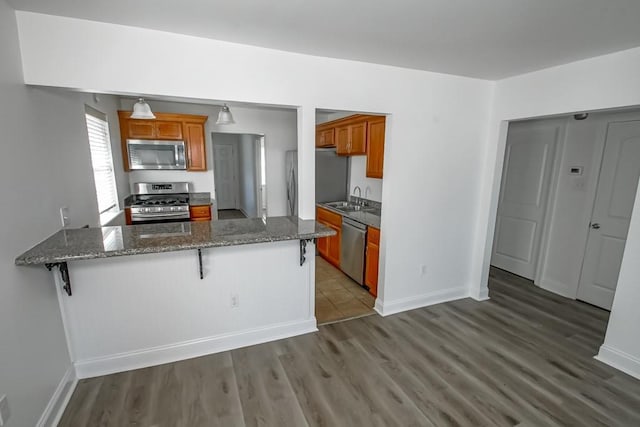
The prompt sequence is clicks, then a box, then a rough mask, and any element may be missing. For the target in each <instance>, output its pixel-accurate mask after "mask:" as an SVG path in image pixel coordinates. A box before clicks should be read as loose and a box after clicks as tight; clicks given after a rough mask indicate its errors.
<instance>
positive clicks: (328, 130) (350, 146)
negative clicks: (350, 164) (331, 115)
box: [316, 114, 386, 178]
mask: <svg viewBox="0 0 640 427" xmlns="http://www.w3.org/2000/svg"><path fill="white" fill-rule="evenodd" d="M385 121H386V118H385V116H370V115H365V114H355V115H353V116H349V117H345V118H342V119H338V120H333V121H331V122H326V123H321V124H319V125H317V126H316V147H333V146H335V147H336V153H337V154H338V155H341V156H357V155H363V154H366V155H367V177H369V178H382V169H383V164H384V135H385Z"/></svg>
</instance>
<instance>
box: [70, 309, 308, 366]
mask: <svg viewBox="0 0 640 427" xmlns="http://www.w3.org/2000/svg"><path fill="white" fill-rule="evenodd" d="M317 330H318V328H317V325H316V319H315V318H311V319H308V320H303V321H299V322H290V323H280V324H276V325H271V326H267V327H263V328H256V329H249V330H246V331H242V332H239V333H233V334H223V335H217V336H213V337H207V338H201V339H197V340H191V341H184V342H179V343H175V344H170V345H164V346H159V347H153V348H146V349H142V350H136V351H131V352H127V353H120V354H114V355H110V356H106V357H100V358H95V359H87V360H79V361H76V362H75V368H76V375H77V376H78V378H92V377H97V376H101V375H108V374H114V373H116V372H124V371H130V370H132V369H140V368H146V367H149V366H155V365H162V364H164V363H171V362H176V361H179V360H185V359H191V358H194V357H200V356H206V355H207V354H213V353H219V352H221V351H227V350H233V349H236V348H240V347H246V346H249V345H255V344H261V343H265V342H268V341H275V340H279V339H282V338H289V337H293V336H296V335H302V334H307V333H310V332H315V331H317Z"/></svg>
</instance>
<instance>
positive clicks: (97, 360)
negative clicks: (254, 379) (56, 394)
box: [62, 241, 315, 377]
mask: <svg viewBox="0 0 640 427" xmlns="http://www.w3.org/2000/svg"><path fill="white" fill-rule="evenodd" d="M308 250H310V251H313V250H314V247H313V245H312V246H311V247H309V248H308ZM238 258H241V259H242V262H243V268H240V269H239V268H237V265H236V260H237V259H238ZM307 258H308V259H307V262H306V263H305V264H304V265H303V266H300V264H299V244H298V242H297V241H288V242H276V243H264V244H254V245H245V246H232V247H221V248H212V249H204V250H203V251H202V260H203V269H204V279H203V280H201V279H200V276H199V270H198V255H197V252H196V251H195V250H191V251H180V252H171V253H161V254H149V255H137V256H131V257H117V258H109V259H98V260H88V261H81V262H72V263H70V275H71V277H72V278H73V279H72V280H74V281H75V283H76V285H75V287H74V294H73V297H71V298H68V297H66V296H63V298H62V306H63V312H64V316H65V318H66V319H67V325H69V337H70V341H71V349H72V353H73V356H74V361H75V365H76V367H77V368H78V375H79V376H80V377H89V376H96V375H103V374H105V373H111V372H117V371H123V370H127V369H135V368H138V367H142V366H149V365H153V364H160V363H166V362H169V361H174V360H179V359H182V358H188V357H195V356H200V355H203V354H208V353H211V352H214V351H222V350H226V349H229V348H234V347H237V346H242V345H249V344H254V343H256V342H257V341H265V340H271V339H277V338H281V337H282V334H283V333H284V334H285V335H286V334H295V333H306V332H311V331H313V330H315V316H314V295H315V294H314V292H313V289H312V287H311V286H310V283H309V282H310V278H311V277H312V275H313V271H314V260H313V257H307ZM248 267H249V268H248ZM149 275H152V276H153V277H154V280H148V277H149ZM123 295H126V297H124V298H123ZM232 296H235V297H236V298H237V301H238V305H237V307H232V304H231V299H232ZM115 331H119V333H114V332H115ZM120 332H121V333H120Z"/></svg>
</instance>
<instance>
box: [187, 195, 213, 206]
mask: <svg viewBox="0 0 640 427" xmlns="http://www.w3.org/2000/svg"><path fill="white" fill-rule="evenodd" d="M212 204H213V200H212V199H211V193H189V206H209V205H212Z"/></svg>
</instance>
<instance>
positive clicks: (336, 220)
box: [316, 207, 342, 228]
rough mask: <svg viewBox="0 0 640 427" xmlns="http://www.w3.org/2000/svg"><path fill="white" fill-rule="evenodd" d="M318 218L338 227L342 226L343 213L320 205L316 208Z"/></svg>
mask: <svg viewBox="0 0 640 427" xmlns="http://www.w3.org/2000/svg"><path fill="white" fill-rule="evenodd" d="M316 220H317V221H324V222H326V223H329V224H332V225H335V226H336V227H340V228H342V215H340V214H337V213H335V212H331V211H329V210H327V209H323V208H320V207H318V208H316Z"/></svg>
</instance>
